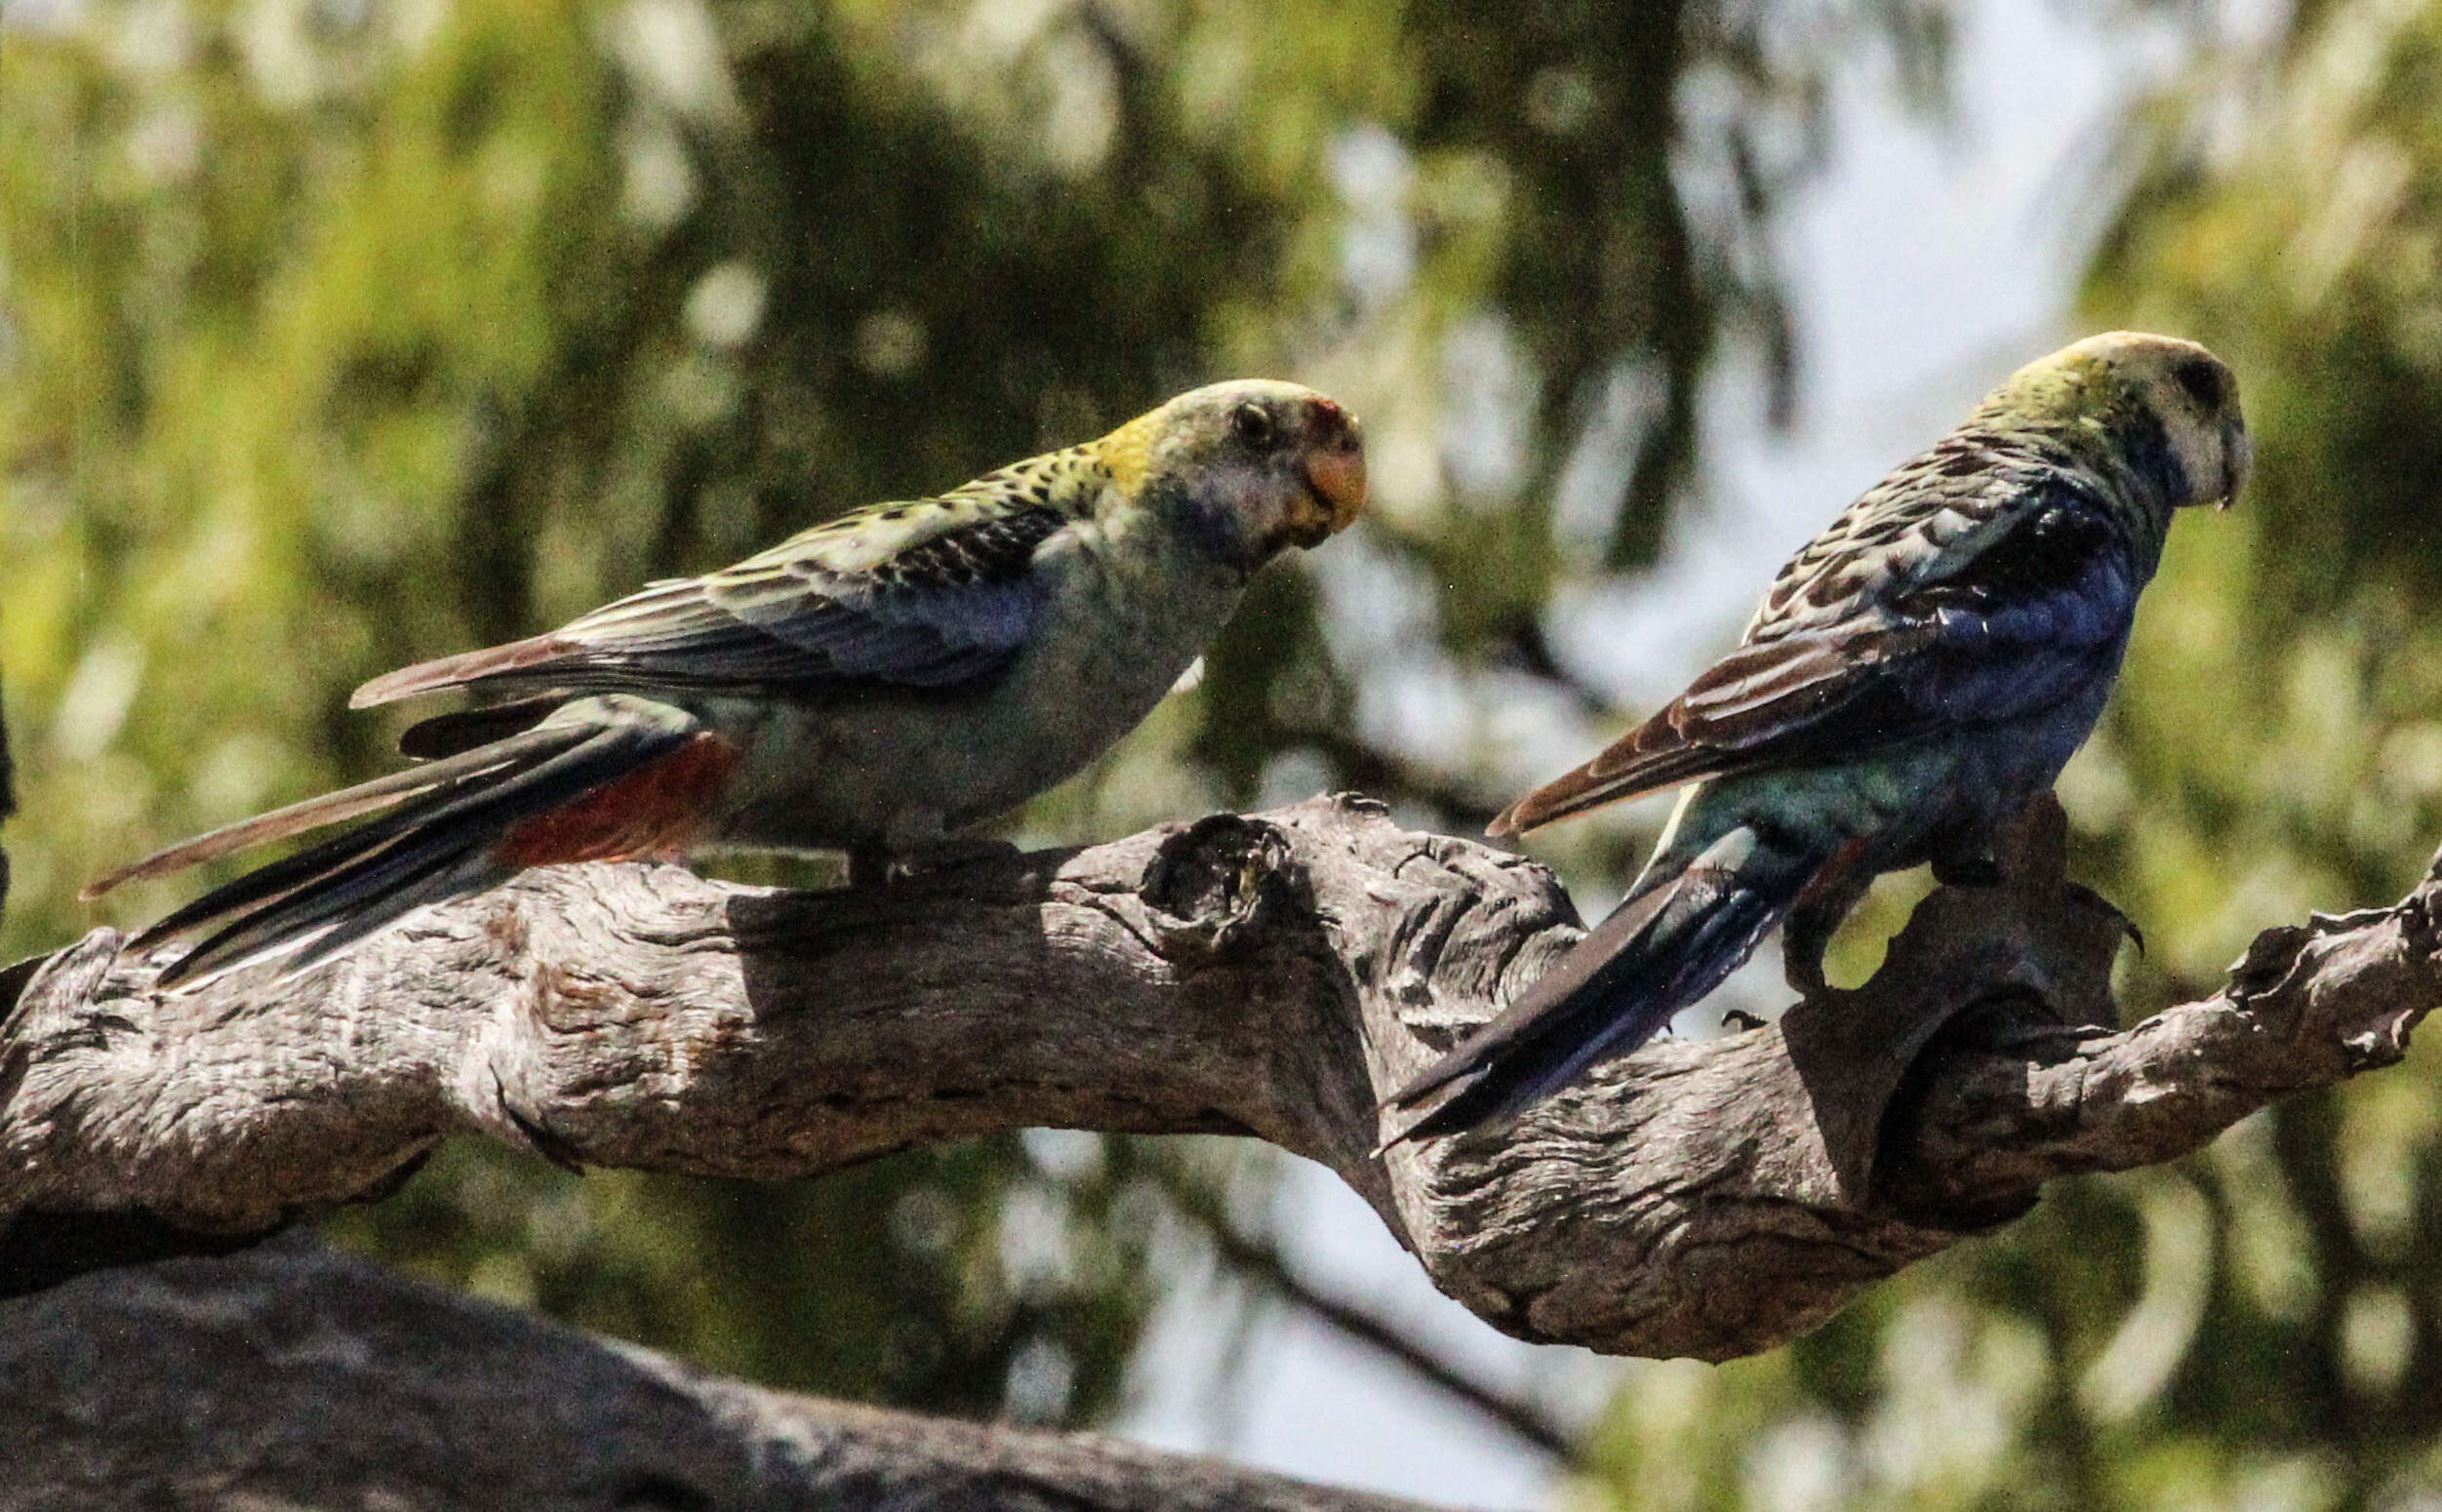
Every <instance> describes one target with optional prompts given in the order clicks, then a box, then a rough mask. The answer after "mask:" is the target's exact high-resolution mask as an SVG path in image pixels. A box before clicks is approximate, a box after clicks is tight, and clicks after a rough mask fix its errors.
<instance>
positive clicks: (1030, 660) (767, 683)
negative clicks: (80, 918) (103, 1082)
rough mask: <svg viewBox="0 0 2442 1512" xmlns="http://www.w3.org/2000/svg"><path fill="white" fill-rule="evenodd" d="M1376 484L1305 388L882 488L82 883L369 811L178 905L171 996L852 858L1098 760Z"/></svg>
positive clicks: (663, 588)
mask: <svg viewBox="0 0 2442 1512" xmlns="http://www.w3.org/2000/svg"><path fill="white" fill-rule="evenodd" d="M1364 501H1365V452H1364V446H1363V442H1362V440H1361V437H1360V434H1359V430H1358V426H1357V421H1356V418H1355V417H1354V416H1352V415H1350V414H1349V413H1348V412H1347V411H1346V410H1344V409H1342V408H1341V406H1340V405H1339V404H1338V403H1336V402H1335V401H1333V400H1331V399H1329V398H1326V397H1325V396H1323V395H1321V394H1318V393H1316V392H1314V391H1313V390H1311V389H1308V388H1302V387H1300V386H1298V385H1297V384H1294V383H1282V382H1271V381H1262V380H1241V381H1237V382H1228V383H1217V384H1213V385H1211V386H1209V387H1205V388H1199V389H1196V390H1194V391H1192V392H1190V393H1186V394H1181V396H1179V397H1178V398H1176V399H1173V400H1171V401H1170V402H1169V403H1167V404H1165V405H1163V406H1161V407H1160V408H1159V409H1157V410H1154V411H1152V412H1151V413H1149V414H1147V415H1144V416H1141V417H1140V418H1137V419H1135V420H1132V421H1130V422H1129V423H1127V424H1125V425H1122V426H1121V427H1119V428H1118V429H1117V430H1114V431H1112V432H1111V433H1110V434H1109V435H1106V436H1104V437H1102V438H1101V439H1100V440H1098V441H1089V442H1087V443H1085V444H1083V445H1081V446H1074V447H1070V448H1068V449H1066V450H1064V451H1059V452H1053V453H1050V454H1048V455H1046V456H1042V457H1037V458H1031V459H1030V460H1027V461H1022V462H1018V463H1016V464H1014V465H1012V466H1008V467H1004V468H1001V469H1000V470H999V471H997V472H993V473H989V474H986V475H985V476H983V477H981V478H978V479H976V480H975V481H974V482H972V483H968V484H966V485H964V486H962V487H960V488H956V489H953V490H951V491H950V492H948V493H946V494H943V495H941V496H939V497H933V498H922V499H913V500H908V501H904V502H897V503H885V504H876V505H874V506H872V507H870V508H866V509H861V510H858V511H856V512H854V513H851V514H847V515H844V516H842V517H840V518H838V519H835V520H832V521H829V522H828V523H825V524H822V525H818V526H816V527H814V528H813V529H811V530H808V531H805V532H803V533H802V534H800V535H797V536H795V537H791V538H790V539H788V540H786V541H783V542H782V543H781V544H780V545H778V546H775V547H773V548H772V549H771V550H769V551H766V552H763V553H762V554H761V555H758V556H754V557H749V558H748V559H747V560H745V561H743V562H741V563H739V564H738V565H736V566H734V567H729V568H725V569H723V570H721V571H719V572H715V573H709V574H706V575H705V576H703V577H682V578H674V579H670V580H667V581H662V582H656V583H652V584H650V585H648V586H647V587H645V588H644V589H643V590H642V591H640V592H638V593H635V594H632V595H630V596H629V597H627V598H623V599H621V600H619V601H618V602H616V603H613V604H610V605H608V606H606V607H604V608H601V609H597V610H595V611H593V612H592V613H591V614H588V615H585V616H583V617H580V618H578V619H575V620H573V621H571V622H570V623H568V624H566V625H564V626H562V627H561V628H559V629H557V630H554V631H552V632H550V633H549V634H547V635H538V636H535V637H533V638H532V639H529V640H523V641H518V642H515V643H513V644H510V645H506V646H498V647H493V648H490V649H488V650H483V651H474V652H468V653H466V654H464V655H462V656H456V657H444V658H442V659H440V660H438V661H427V662H424V663H422V664H420V665H418V666H411V667H408V668H406V669H404V670H402V671H397V672H392V673H389V674H388V675H386V676H383V677H378V678H375V679H374V680H373V681H371V682H369V683H367V684H365V685H364V686H363V687H362V688H360V689H358V690H357V691H356V694H355V696H354V697H353V698H352V699H351V700H350V701H351V703H352V704H353V705H354V706H355V707H359V708H362V707H366V706H369V705H372V704H380V703H387V702H390V701H392V700H393V699H398V698H405V697H409V696H416V695H420V694H427V693H436V692H441V691H444V690H455V689H466V690H470V691H472V692H474V693H475V694H477V695H478V696H488V697H494V698H496V699H497V701H489V702H486V703H484V704H482V705H480V706H477V707H475V708H471V709H466V710H461V711H459V712H454V713H445V714H441V715H438V716H435V717H433V718H430V719H426V720H424V721H423V722H421V723H420V724H418V725H415V726H413V727H412V728H410V729H409V730H408V731H407V733H406V734H405V736H402V738H401V740H400V748H401V750H402V751H403V752H404V753H405V754H406V755H408V756H410V757H413V758H416V764H415V765H413V766H411V767H409V768H408V769H407V770H406V771H403V772H400V773H397V774H395V775H393V776H385V777H380V778H377V779H375V780H373V781H370V782H366V783H362V784H360V785H358V786H355V787H350V788H346V789H344V790H342V791H340V792H336V793H331V794H328V795H326V796H324V797H320V798H314V799H309V800H307V801H305V802H303V803H300V804H296V805H293V806H291V807H289V808H285V809H281V810H278V811H276V812H274V813H270V814H266V815H262V816H260V817H257V818H252V819H247V820H244V821H243V822H240V823H236V824H231V825H229V826H227V827H225V828H222V829H218V830H215V831H213V832H212V833H210V834H207V835H203V836H200V837H198V838H196V839H193V840H189V841H186V842H184V843H183V844H180V845H176V846H172V847H171V848H169V849H168V850H165V851H162V852H159V853H157V854H155V855H150V856H147V857H145V858H144V859H142V860H140V861H138V862H136V863H135V864H133V865H131V866H128V867H126V868H124V869H122V870H120V871H118V872H115V873H113V874H112V875H110V876H107V877H104V878H102V879H101V880H100V881H99V882H96V883H95V884H93V885H92V886H91V887H89V888H87V889H86V890H85V896H87V897H89V898H91V897H97V896H100V895H101V894H103V893H106V892H108V891H109V890H110V889H112V888H114V887H117V886H118V885H120V884H121V883H124V882H127V881H130V880H132V879H135V878H139V877H152V876H159V875H161V874H163V873H166V872H171V871H176V870H178V869H180V868H182V867H185V866H190V865H193V864H195V863H197V862H200V861H205V860H210V859H212V858H214V857H216V856H220V855H225V854H228V853H230V852H233V851H237V850H240V849H243V848H245V847H249V846H253V845H256V844H259V843H260V842H263V841H268V840H274V839H279V838H282V837H285V836H289V835H294V834H297V833H300V832H301V831H305V830H310V829H316V828H320V827H322V826H324V825H328V824H333V823H337V822H339V821H340V820H344V819H352V818H364V817H366V816H377V817H371V818H369V819H367V822H365V823H362V824H360V825H358V826H356V827H355V828H352V829H348V830H345V831H343V832H341V833H340V834H338V835H336V836H333V837H332V838H329V839H326V840H323V841H321V842H319V843H318V844H315V845H312V846H309V847H307V848H305V849H303V850H301V851H299V852H297V853H296V854H295V855H290V856H288V857H286V858H284V859H282V860H278V861H274V862H272V863H270V864H269V865H266V866H263V867H260V868H259V869H258V870H256V871H253V872H250V873H248V874H247V875H245V876H243V877H240V878H238V879H237V880H236V881H234V882H231V883H229V884H227V885H226V886H224V887H221V888H219V889H217V890H215V891H213V892H211V893H208V894H206V895H204V896H202V897H200V898H197V899H196V900H195V901H194V902H192V903H189V904H187V905H186V906H185V907H183V908H180V909H179V910H178V911H176V912H174V913H172V914H170V915H169V916H168V917H166V918H164V919H162V920H161V921H159V922H158V923H156V924H154V925H153V926H152V927H151V928H149V929H147V930H146V931H144V932H143V934H142V935H140V936H139V938H138V943H140V944H147V943H152V942H155V941H159V940H162V939H165V938H167V937H170V936H172V935H181V934H187V933H190V932H198V931H209V933H207V934H206V935H204V937H203V938H202V939H201V940H200V941H199V942H198V943H197V944H196V945H195V947H194V948H193V949H192V950H190V951H188V952H187V953H186V954H185V955H184V956H182V957H180V959H178V960H177V961H175V962H173V963H172V964H171V965H170V966H169V967H168V968H167V969H166V970H165V972H164V973H163V980H164V982H165V983H170V982H175V981H178V980H180V979H184V978H191V977H195V976H198V975H203V974H206V973H211V972H218V971H220V970H224V969H227V968H229V967H233V966H237V965H240V964H243V963H246V962H249V961H253V960H256V959H259V958H261V957H265V956H269V955H274V954H284V955H286V957H287V967H286V968H285V969H287V970H296V969H298V968H300V967H302V966H304V965H307V964H310V963H311V962H313V961H315V960H319V959H321V958H323V957H325V956H327V955H329V954H331V953H332V952H334V951H336V950H338V949H340V948H341V947H342V946H344V945H346V944H348V943H350V942H353V941H355V940H359V939H362V938H363V937H365V936H366V935H370V934H372V933H374V932H375V931H378V930H380V929H381V928H383V927H385V926H386V925H388V924H390V923H392V922H393V921H395V920H397V919H398V918H400V917H401V916H403V915H405V914H407V913H408V912H410V911H411V910H413V909H416V908H418V907H420V906H422V905H423V904H425V903H430V902H436V901H439V900H441V899H444V898H449V897H455V896H460V895H465V894H468V893H473V892H477V891H480V890H482V889H484V888H488V887H491V886H493V885H494V884H496V883H499V882H500V881H503V880H505V879H506V878H508V877H510V876H512V875H514V874H515V873H517V872H519V871H521V870H523V869H525V868H527V867H529V866H542V865H550V864H553V863H556V862H565V861H583V860H610V859H621V858H630V857H667V858H674V857H676V856H678V855H683V854H685V853H687V852H689V851H691V850H695V849H698V848H710V847H733V848H744V849H760V850H773V851H784V852H808V851H846V852H847V853H848V854H849V855H850V857H851V862H852V867H851V869H852V872H862V871H865V870H869V869H871V867H872V866H873V865H874V864H875V863H876V862H878V861H882V860H886V859H887V858H888V857H889V856H890V855H895V854H902V853H907V852H911V851H919V850H921V848H923V847H925V846H927V845H929V844H936V843H939V842H940V841H941V838H942V837H943V836H944V835H945V834H948V833H951V832H955V831H957V830H959V829H962V828H964V827H966V826H969V825H973V824H975V823H978V822H980V821H981V820H984V819H988V818H990V817H992V816H995V815H999V814H1002V813H1004V812H1006V811H1008V810H1010V809H1012V808H1015V807H1016V806H1018V805H1019V804H1021V803H1022V802H1024V801H1025V800H1026V799H1028V798H1031V797H1033V796H1034V795H1035V794H1037V793H1040V792H1042V791H1043V790H1045V789H1046V788H1049V787H1051V786H1052V785H1053V784H1055V783H1057V782H1059V781H1061V780H1062V779H1063V778H1065V777H1067V776H1071V775H1073V774H1074V773H1076V772H1077V771H1079V770H1080V769H1082V768H1083V767H1084V766H1086V764H1087V763H1089V762H1091V761H1092V760H1093V759H1094V758H1095V757H1096V756H1098V755H1100V754H1101V752H1102V751H1103V750H1104V749H1106V748H1107V747H1108V746H1109V745H1110V744H1111V743H1112V742H1113V741H1115V740H1117V739H1118V738H1119V737H1120V736H1123V735H1125V734H1126V733H1127V732H1128V731H1129V730H1131V729H1133V728H1134V727H1135V726H1136V725H1137V723H1138V722H1139V721H1140V720H1141V719H1142V718H1143V716H1144V715H1145V713H1146V712H1147V711H1149V710H1150V709H1151V708H1152V707H1153V705H1154V704H1155V703H1156V702H1158V701H1159V700H1160V699H1161V697H1162V696H1163V695H1164V694H1165V693H1166V692H1167V691H1169V689H1170V688H1171V687H1172V686H1173V685H1174V684H1175V683H1177V682H1178V681H1179V680H1180V679H1181V676H1182V675H1183V674H1184V673H1185V672H1186V671H1187V669H1188V668H1189V667H1190V666H1191V665H1192V664H1193V663H1194V662H1195V661H1196V659H1197V658H1198V657H1199V656H1200V655H1201V654H1202V652H1203V650H1204V648H1205V645H1206V643H1207V642H1209V641H1210V640H1211V639H1212V638H1213V636H1214V635H1215V634H1216V633H1217V632H1218V631H1219V630H1220V629H1221V625H1222V623H1223V621H1225V620H1226V619H1227V618H1228V617H1229V614H1230V612H1231V610H1232V609H1234V608H1235V607H1236V605H1237V602H1238V599H1239V595H1240V593H1241V590H1243V589H1244V588H1245V587H1246V585H1247V582H1248V580H1249V579H1250V578H1251V577H1253V576H1254V574H1255V573H1256V571H1257V570H1258V569H1260V568H1261V567H1262V566H1263V565H1264V564H1265V563H1266V562H1268V561H1269V560H1271V558H1272V557H1274V556H1275V555H1277V554H1279V553H1280V551H1281V550H1283V549H1284V548H1285V547H1288V546H1293V545H1294V546H1300V547H1310V546H1314V545H1318V544H1320V543H1321V542H1322V541H1323V540H1324V539H1325V538H1326V537H1330V536H1332V535H1334V534H1335V533H1337V532H1339V531H1341V530H1343V529H1345V528H1346V527H1347V526H1348V524H1349V523H1350V522H1351V521H1352V520H1354V519H1355V518H1356V516H1357V514H1358V512H1359V510H1360V509H1361V508H1362V507H1363V504H1364Z"/></svg>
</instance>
